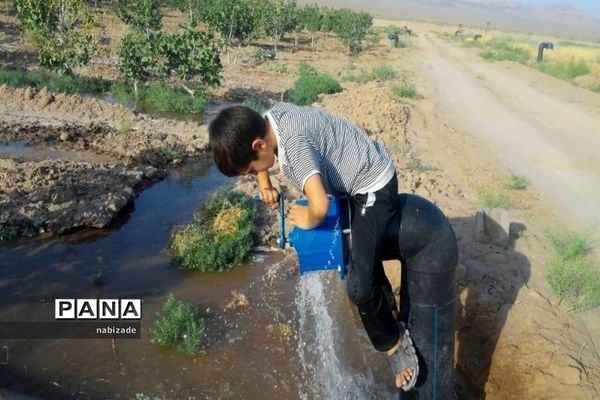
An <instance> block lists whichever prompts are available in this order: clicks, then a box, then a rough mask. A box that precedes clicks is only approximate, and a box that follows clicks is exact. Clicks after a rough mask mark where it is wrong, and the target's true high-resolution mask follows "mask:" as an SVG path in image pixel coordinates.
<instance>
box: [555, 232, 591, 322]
mask: <svg viewBox="0 0 600 400" xmlns="http://www.w3.org/2000/svg"><path fill="white" fill-rule="evenodd" d="M546 235H547V237H548V239H549V240H550V242H551V243H552V247H553V248H554V254H553V256H552V257H551V258H550V260H549V261H548V263H547V265H546V273H545V276H546V280H547V281H548V284H549V285H550V288H551V289H552V292H553V293H554V294H555V295H556V296H558V297H560V298H561V300H566V301H567V302H568V303H569V305H570V309H571V310H575V311H582V310H586V309H590V308H594V307H597V306H599V305H600V271H599V270H598V268H595V267H594V266H593V265H592V262H591V261H590V259H589V257H588V253H589V249H590V240H589V237H588V235H587V234H585V233H581V232H579V233H578V232H575V233H567V234H559V233H556V232H551V231H547V232H546Z"/></svg>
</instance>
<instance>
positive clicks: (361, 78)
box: [342, 72, 373, 84]
mask: <svg viewBox="0 0 600 400" xmlns="http://www.w3.org/2000/svg"><path fill="white" fill-rule="evenodd" d="M372 80H373V75H371V74H368V73H366V72H361V73H360V74H349V75H346V76H344V77H343V78H342V81H344V82H356V83H361V84H364V83H369V82H371V81H372Z"/></svg>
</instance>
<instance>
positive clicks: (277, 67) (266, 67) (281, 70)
mask: <svg viewBox="0 0 600 400" xmlns="http://www.w3.org/2000/svg"><path fill="white" fill-rule="evenodd" d="M260 69H261V70H263V71H265V72H273V73H276V74H286V73H287V72H288V67H287V64H286V63H284V62H283V61H273V62H269V63H266V64H263V65H262V66H261V67H260Z"/></svg>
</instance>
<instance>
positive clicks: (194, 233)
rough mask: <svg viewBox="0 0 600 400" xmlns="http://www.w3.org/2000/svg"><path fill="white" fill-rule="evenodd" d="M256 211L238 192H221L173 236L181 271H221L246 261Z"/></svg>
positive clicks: (249, 201)
mask: <svg viewBox="0 0 600 400" xmlns="http://www.w3.org/2000/svg"><path fill="white" fill-rule="evenodd" d="M255 219H256V209H255V207H254V205H253V203H252V201H251V199H250V198H249V197H248V196H247V195H245V194H244V193H241V192H239V191H227V190H221V191H219V192H217V193H216V194H215V195H214V196H212V198H211V199H210V200H209V201H207V202H206V203H204V204H203V205H202V206H201V207H200V210H199V212H198V213H197V214H196V215H195V216H194V221H193V222H192V223H190V224H189V225H187V226H185V227H184V228H183V229H181V230H180V231H179V232H177V233H176V234H175V235H174V238H173V246H172V247H173V252H174V254H175V257H176V259H177V261H179V263H180V264H181V267H182V268H184V269H191V270H199V271H203V272H214V271H223V270H225V269H228V268H230V267H231V266H232V265H235V264H239V263H241V262H243V261H245V260H247V259H248V258H249V257H250V255H251V254H252V248H253V247H254V241H253V232H254V228H255V223H256V222H255Z"/></svg>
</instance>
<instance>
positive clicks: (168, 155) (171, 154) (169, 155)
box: [161, 144, 185, 162]
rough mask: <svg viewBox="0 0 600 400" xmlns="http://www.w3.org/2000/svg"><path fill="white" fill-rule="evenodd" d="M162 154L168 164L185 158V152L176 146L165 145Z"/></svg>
mask: <svg viewBox="0 0 600 400" xmlns="http://www.w3.org/2000/svg"><path fill="white" fill-rule="evenodd" d="M161 151H162V154H163V156H164V157H165V159H166V160H167V161H168V162H171V161H174V160H177V159H182V158H183V157H184V156H185V151H184V150H183V149H181V148H179V147H177V146H173V145H170V144H165V145H164V146H163V147H162V149H161Z"/></svg>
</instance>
